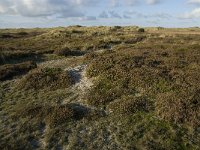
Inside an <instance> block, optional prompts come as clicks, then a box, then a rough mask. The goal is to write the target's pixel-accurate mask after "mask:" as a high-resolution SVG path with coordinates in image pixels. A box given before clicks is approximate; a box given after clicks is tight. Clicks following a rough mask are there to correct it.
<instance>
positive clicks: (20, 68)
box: [0, 61, 37, 81]
mask: <svg viewBox="0 0 200 150" xmlns="http://www.w3.org/2000/svg"><path fill="white" fill-rule="evenodd" d="M36 67H37V65H36V63H34V62H32V61H30V62H25V63H20V64H14V65H13V64H9V65H3V66H0V81H5V80H8V79H12V78H13V77H15V76H18V75H22V74H24V73H27V72H28V71H29V70H31V69H34V68H36Z"/></svg>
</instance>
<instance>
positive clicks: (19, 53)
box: [0, 26, 200, 150]
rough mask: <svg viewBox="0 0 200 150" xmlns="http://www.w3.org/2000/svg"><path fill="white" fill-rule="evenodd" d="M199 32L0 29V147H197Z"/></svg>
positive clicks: (189, 149)
mask: <svg viewBox="0 0 200 150" xmlns="http://www.w3.org/2000/svg"><path fill="white" fill-rule="evenodd" d="M199 34H200V30H199V28H187V29H165V28H162V27H157V28H139V27H136V26H135V27H134V26H133V27H129V26H127V27H120V26H114V27H103V26H100V27H83V26H70V27H66V28H64V27H59V28H51V29H4V30H3V29H2V30H0V149H71V150H74V149H77V150H78V149H97V150H98V149H99V150H100V149H101V150H102V149H113V150H121V149H124V150H129V149H138V150H143V149H147V150H149V149H158V150H164V149H166V150H173V149H177V150H179V149H180V150H182V149H185V150H193V149H194V150H197V149H200V142H199V141H200V80H199V78H200V44H199V40H200V37H199Z"/></svg>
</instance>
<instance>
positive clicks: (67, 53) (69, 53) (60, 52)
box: [54, 47, 84, 56]
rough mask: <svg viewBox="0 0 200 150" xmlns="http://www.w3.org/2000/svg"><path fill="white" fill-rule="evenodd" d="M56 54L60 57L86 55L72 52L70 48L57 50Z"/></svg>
mask: <svg viewBox="0 0 200 150" xmlns="http://www.w3.org/2000/svg"><path fill="white" fill-rule="evenodd" d="M54 54H56V55H58V56H81V55H83V54H84V53H83V52H81V51H78V50H70V49H69V48H67V47H66V48H63V49H59V50H55V51H54Z"/></svg>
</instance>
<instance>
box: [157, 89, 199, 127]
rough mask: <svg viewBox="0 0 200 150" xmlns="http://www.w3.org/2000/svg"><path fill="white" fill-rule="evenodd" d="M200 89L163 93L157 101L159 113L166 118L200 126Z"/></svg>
mask: <svg viewBox="0 0 200 150" xmlns="http://www.w3.org/2000/svg"><path fill="white" fill-rule="evenodd" d="M199 100H200V90H197V91H194V92H192V93H191V94H190V95H188V93H184V92H180V93H175V92H171V93H163V94H160V95H159V96H158V99H157V101H156V111H157V114H158V115H159V116H160V117H161V118H162V119H165V120H168V121H171V122H175V123H179V124H186V125H189V126H193V127H199V126H200V101H199Z"/></svg>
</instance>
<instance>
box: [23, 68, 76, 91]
mask: <svg viewBox="0 0 200 150" xmlns="http://www.w3.org/2000/svg"><path fill="white" fill-rule="evenodd" d="M74 83H75V81H74V78H73V77H72V75H71V74H70V73H69V72H68V71H62V70H61V69H60V68H44V69H36V70H33V71H32V72H30V73H29V74H28V75H27V76H25V77H24V78H23V79H22V80H21V81H20V82H19V87H21V88H26V89H29V88H30V89H35V90H37V89H42V88H45V87H46V88H50V89H57V88H67V87H69V86H71V85H72V84H74Z"/></svg>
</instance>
